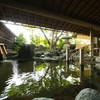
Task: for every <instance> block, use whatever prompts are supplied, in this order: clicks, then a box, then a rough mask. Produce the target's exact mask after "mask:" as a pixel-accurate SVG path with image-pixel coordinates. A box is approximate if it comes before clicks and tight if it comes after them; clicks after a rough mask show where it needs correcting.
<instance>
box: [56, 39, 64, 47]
mask: <svg viewBox="0 0 100 100" xmlns="http://www.w3.org/2000/svg"><path fill="white" fill-rule="evenodd" d="M63 45H64V42H63V39H59V40H58V42H57V46H56V47H57V48H63Z"/></svg>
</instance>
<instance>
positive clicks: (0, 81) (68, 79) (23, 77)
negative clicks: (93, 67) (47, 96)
mask: <svg viewBox="0 0 100 100" xmlns="http://www.w3.org/2000/svg"><path fill="white" fill-rule="evenodd" d="M86 70H87V71H88V68H87V67H86ZM76 82H77V84H78V82H80V78H79V66H78V64H77V66H76V65H73V64H68V63H66V62H62V63H61V62H56V63H48V62H36V61H26V62H18V61H16V60H5V61H4V62H2V64H0V94H1V95H0V100H3V99H4V98H8V97H11V96H16V95H17V96H18V95H20V96H27V95H28V96H29V95H34V94H38V93H40V92H43V91H50V90H53V89H55V88H59V87H61V86H67V85H69V84H76Z"/></svg>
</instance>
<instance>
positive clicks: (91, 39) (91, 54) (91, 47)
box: [90, 28, 94, 56]
mask: <svg viewBox="0 0 100 100" xmlns="http://www.w3.org/2000/svg"><path fill="white" fill-rule="evenodd" d="M92 31H93V28H90V44H91V46H90V50H91V52H90V56H93V55H94V54H93V50H92V49H93V47H94V46H93V33H92Z"/></svg>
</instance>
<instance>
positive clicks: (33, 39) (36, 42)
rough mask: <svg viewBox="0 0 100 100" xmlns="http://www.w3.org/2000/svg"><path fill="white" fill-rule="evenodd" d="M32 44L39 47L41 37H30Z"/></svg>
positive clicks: (32, 35)
mask: <svg viewBox="0 0 100 100" xmlns="http://www.w3.org/2000/svg"><path fill="white" fill-rule="evenodd" d="M30 40H31V44H35V45H39V44H40V36H38V35H34V34H31V35H30Z"/></svg>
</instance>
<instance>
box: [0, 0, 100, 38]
mask: <svg viewBox="0 0 100 100" xmlns="http://www.w3.org/2000/svg"><path fill="white" fill-rule="evenodd" d="M0 20H6V21H13V22H14V23H22V25H24V24H27V25H28V26H31V25H35V26H40V27H46V28H51V29H57V30H65V31H71V32H77V33H80V34H85V35H90V29H91V28H93V30H92V31H93V36H96V37H100V0H0Z"/></svg>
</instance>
